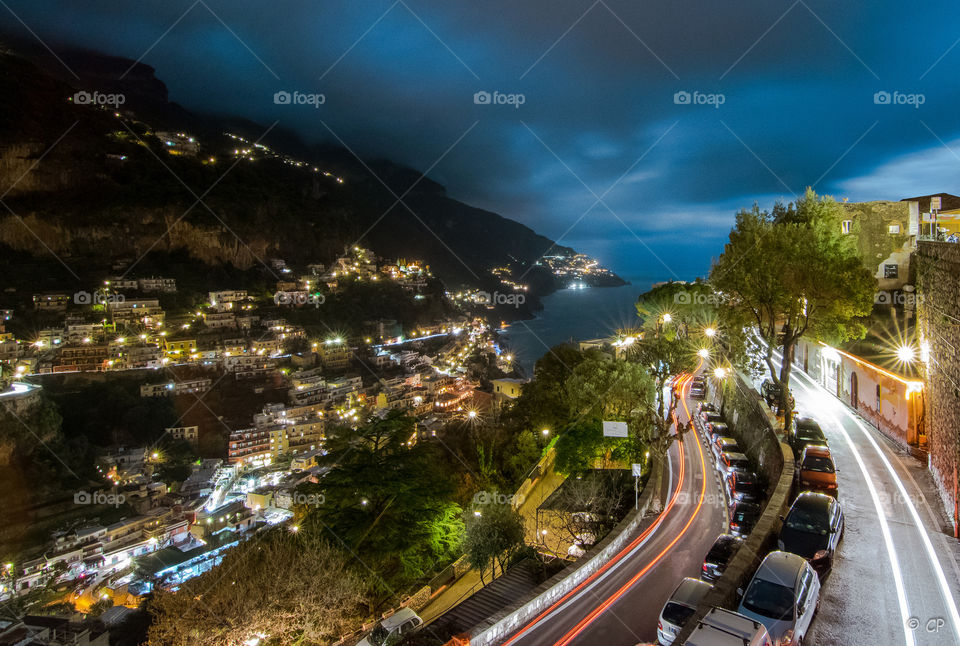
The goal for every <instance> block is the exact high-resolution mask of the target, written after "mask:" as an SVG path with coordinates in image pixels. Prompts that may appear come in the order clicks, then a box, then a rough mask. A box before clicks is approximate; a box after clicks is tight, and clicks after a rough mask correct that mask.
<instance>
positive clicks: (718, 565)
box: [700, 534, 743, 582]
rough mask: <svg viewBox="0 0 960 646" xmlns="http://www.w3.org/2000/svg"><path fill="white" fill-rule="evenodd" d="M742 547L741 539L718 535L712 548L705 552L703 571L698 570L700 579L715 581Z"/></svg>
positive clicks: (730, 535) (731, 535) (728, 535)
mask: <svg viewBox="0 0 960 646" xmlns="http://www.w3.org/2000/svg"><path fill="white" fill-rule="evenodd" d="M741 545H743V539H742V538H740V537H739V536H734V535H733V534H720V535H719V536H717V540H716V541H715V542H714V543H713V547H711V548H710V551H709V552H707V556H706V557H704V559H703V569H702V570H700V578H701V579H703V580H704V581H710V582H713V581H716V580H717V579H719V578H720V577H721V576H723V572H724V570H726V569H727V564H728V563H729V562H730V560H731V559H732V558H733V555H734V554H736V553H737V550H738V549H740V546H741Z"/></svg>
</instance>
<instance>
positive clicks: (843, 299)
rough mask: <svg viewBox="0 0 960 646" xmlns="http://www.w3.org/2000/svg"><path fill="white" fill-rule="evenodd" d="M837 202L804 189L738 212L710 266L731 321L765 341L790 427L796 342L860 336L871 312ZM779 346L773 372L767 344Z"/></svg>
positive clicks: (868, 286)
mask: <svg viewBox="0 0 960 646" xmlns="http://www.w3.org/2000/svg"><path fill="white" fill-rule="evenodd" d="M842 217H843V210H842V207H841V206H840V205H839V204H837V203H836V202H834V201H833V199H832V198H830V197H820V196H817V194H816V193H814V192H813V191H812V190H811V189H807V192H806V194H805V195H804V196H803V197H802V198H800V199H798V200H797V202H796V203H791V204H789V205H788V206H784V205H783V204H782V203H778V204H776V205H775V206H774V208H773V212H772V213H768V212H766V211H763V212H761V211H760V209H759V207H758V206H756V205H754V207H753V209H752V210H749V211H748V210H743V211H741V212H740V213H738V214H737V221H736V224H735V225H734V228H733V230H732V231H731V232H730V242H729V243H728V244H727V246H726V248H725V250H724V252H723V254H722V255H721V256H720V258H719V259H718V260H717V262H716V264H715V265H714V266H713V269H712V270H711V272H710V283H711V284H712V285H713V286H714V288H715V289H716V290H717V291H718V292H719V293H721V294H722V295H723V304H724V305H725V306H726V308H728V309H729V311H730V315H731V316H732V319H733V320H734V321H735V322H736V323H737V324H740V325H746V326H752V327H753V328H754V329H755V330H756V332H757V334H759V335H760V337H761V338H762V339H763V341H764V342H765V344H766V348H765V354H764V362H765V363H766V365H767V367H768V369H769V371H770V377H771V379H772V380H773V382H774V383H775V384H777V385H778V386H779V387H780V410H782V411H783V413H784V425H785V428H789V427H790V422H791V416H792V410H791V406H790V403H789V385H790V373H791V369H792V367H793V358H794V351H795V348H796V343H797V341H798V340H799V339H800V337H801V336H803V335H805V334H809V335H810V336H812V337H813V338H815V339H823V340H830V341H833V342H841V341H845V340H849V339H854V338H862V337H863V335H864V333H865V331H866V330H865V328H864V326H863V325H862V323H860V322H859V320H858V319H859V317H864V316H867V315H869V314H870V311H871V309H872V303H873V294H874V292H875V290H876V281H875V280H874V278H873V277H872V276H871V275H870V272H869V270H867V268H866V267H864V265H863V262H862V260H861V258H860V255H859V253H858V252H857V249H856V246H855V243H854V240H853V239H852V238H851V237H850V236H845V235H843V234H842V232H841V220H842ZM775 347H781V348H782V349H783V360H782V361H781V366H780V369H779V371H778V370H777V368H776V366H775V364H774V362H773V349H774V348H775Z"/></svg>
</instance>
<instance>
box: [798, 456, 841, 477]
mask: <svg viewBox="0 0 960 646" xmlns="http://www.w3.org/2000/svg"><path fill="white" fill-rule="evenodd" d="M801 468H802V469H803V470H804V471H819V472H820V473H833V472H834V467H833V461H832V460H831V459H830V458H825V457H821V456H819V455H810V456H807V458H806V459H805V460H804V461H803V467H801Z"/></svg>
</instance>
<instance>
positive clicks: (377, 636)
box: [367, 624, 390, 646]
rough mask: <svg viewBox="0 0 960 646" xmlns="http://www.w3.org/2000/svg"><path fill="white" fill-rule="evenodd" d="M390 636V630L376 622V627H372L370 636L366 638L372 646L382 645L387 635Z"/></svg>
mask: <svg viewBox="0 0 960 646" xmlns="http://www.w3.org/2000/svg"><path fill="white" fill-rule="evenodd" d="M389 636H390V631H388V630H387V629H386V628H384V627H383V624H377V627H376V628H374V629H373V632H372V633H370V636H369V637H368V638H367V641H369V642H370V643H371V644H373V646H383V644H384V643H385V642H386V641H387V637H389Z"/></svg>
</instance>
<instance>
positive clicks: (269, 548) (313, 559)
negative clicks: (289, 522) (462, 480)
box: [149, 528, 365, 646]
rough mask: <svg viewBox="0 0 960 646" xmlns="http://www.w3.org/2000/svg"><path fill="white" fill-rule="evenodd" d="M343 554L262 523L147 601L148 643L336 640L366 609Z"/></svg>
mask: <svg viewBox="0 0 960 646" xmlns="http://www.w3.org/2000/svg"><path fill="white" fill-rule="evenodd" d="M348 559H349V557H348V556H346V555H344V554H343V553H342V552H341V551H340V550H338V549H335V548H334V547H333V546H331V545H330V543H328V542H327V541H325V540H323V539H322V538H320V537H318V536H315V535H310V534H307V533H303V532H301V533H290V532H287V531H285V530H283V529H279V528H278V529H272V530H269V531H267V532H266V533H265V534H262V535H259V536H255V537H253V538H251V539H249V540H247V541H246V542H244V543H241V544H240V545H239V546H237V547H236V548H234V549H232V550H230V551H228V552H227V553H226V554H225V556H224V558H223V562H222V563H221V565H220V567H218V568H215V569H213V570H210V571H209V572H206V573H204V574H201V575H200V576H199V577H197V578H195V579H191V580H189V581H187V582H185V583H184V584H183V585H182V586H181V587H180V589H179V590H177V591H176V592H166V591H158V592H157V594H156V596H155V597H154V599H153V602H152V603H151V604H150V607H149V610H150V612H151V613H152V614H153V617H154V622H153V624H152V625H151V626H150V630H149V643H150V644H156V645H157V646H187V645H191V646H194V645H199V646H227V645H232V644H242V643H245V642H246V641H247V640H249V639H252V638H254V637H256V636H262V639H263V642H262V643H263V644H269V645H273V644H276V645H280V644H297V643H303V642H308V643H313V642H321V643H323V642H332V641H335V640H336V639H337V638H338V637H339V636H340V635H341V634H342V633H344V632H347V631H348V630H349V629H350V627H352V626H353V625H355V623H356V622H357V621H358V620H360V619H361V618H362V617H363V616H364V614H365V613H364V608H363V590H364V587H365V582H364V581H363V580H362V579H361V578H360V577H359V576H358V575H357V574H356V572H355V571H354V570H353V569H352V568H351V567H350V566H349V561H348ZM310 575H312V576H310ZM317 576H319V577H321V578H320V579H317V578H315V577H317Z"/></svg>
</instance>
